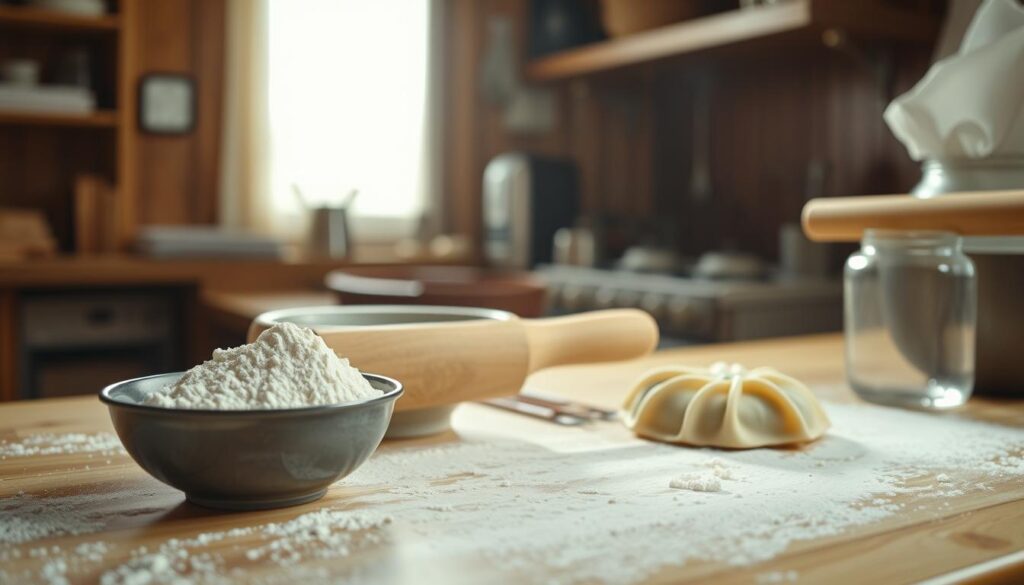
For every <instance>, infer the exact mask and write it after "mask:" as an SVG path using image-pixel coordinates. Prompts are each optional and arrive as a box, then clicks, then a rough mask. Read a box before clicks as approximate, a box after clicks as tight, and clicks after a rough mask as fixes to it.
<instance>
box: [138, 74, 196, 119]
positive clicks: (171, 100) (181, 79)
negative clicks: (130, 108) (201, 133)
mask: <svg viewBox="0 0 1024 585" xmlns="http://www.w3.org/2000/svg"><path fill="white" fill-rule="evenodd" d="M195 103H196V89H195V82H194V81H193V80H192V78H191V77H189V76H187V75H182V74H179V73H150V74H148V75H145V76H143V77H142V79H141V80H140V81H139V127H140V128H141V129H142V130H143V131H144V132H150V133H153V134H187V133H188V132H191V131H192V129H193V128H195V123H196V108H195Z"/></svg>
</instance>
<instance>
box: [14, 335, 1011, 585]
mask: <svg viewBox="0 0 1024 585" xmlns="http://www.w3.org/2000/svg"><path fill="white" fill-rule="evenodd" d="M717 360H728V361H737V362H741V363H746V364H750V365H755V364H773V365H775V366H777V367H779V368H780V369H783V370H784V371H786V372H787V373H789V374H791V375H793V376H796V377H798V378H801V379H803V380H804V381H806V382H807V383H808V384H809V385H810V386H811V387H812V388H813V389H814V390H815V391H816V392H817V393H818V394H820V395H822V396H823V397H825V398H828V399H829V400H832V401H839V402H849V401H854V400H856V399H855V398H854V397H853V396H852V394H851V393H850V392H849V390H848V389H847V388H846V387H845V385H844V383H843V374H842V372H843V368H842V339H841V337H839V336H837V335H823V336H810V337H798V338H788V339H779V340H769V341H761V342H750V343H742V344H723V345H711V346H701V347H693V348H682V349H674V350H670V351H664V352H659V353H657V354H655V355H654V356H651V357H650V358H647V359H645V360H639V361H636V362H630V363H625V364H611V365H599V366H573V367H565V368H557V369H552V370H548V371H545V372H541V373H539V374H537V375H534V376H533V377H532V378H531V379H530V380H529V381H528V386H529V387H530V388H533V389H537V390H541V391H544V392H548V393H558V394H562V395H565V396H569V397H575V398H577V399H580V400H585V401H586V402H588V403H592V404H599V405H604V406H609V407H614V406H616V405H617V404H618V402H619V400H621V398H622V394H623V392H624V388H625V386H626V384H628V383H629V381H631V380H632V379H634V377H635V376H636V375H637V374H638V373H640V372H642V371H643V370H645V369H647V368H648V367H650V366H652V365H655V364H663V363H670V362H675V363H680V362H682V363H693V364H698V363H708V362H710V361H717ZM456 414H457V421H458V423H457V424H456V430H457V431H458V432H459V433H463V432H464V431H465V429H464V427H469V426H472V425H473V424H478V425H482V424H485V423H482V422H478V423H474V422H473V421H475V420H478V419H480V420H483V419H486V426H487V431H488V432H489V433H492V434H496V435H498V436H507V437H513V438H514V437H516V436H524V435H525V434H527V433H529V434H530V435H531V440H533V441H543V440H544V436H545V433H554V432H555V431H554V429H555V428H556V427H555V426H554V425H548V424H547V423H541V422H538V421H535V420H531V419H526V418H524V417H520V416H518V415H514V414H507V413H504V412H501V411H495V410H493V409H489V408H487V407H484V406H480V405H475V404H464V405H462V406H460V407H459V410H458V411H457V413H456ZM962 416H967V417H970V418H976V419H979V420H987V421H995V422H999V423H1001V424H1004V425H1010V426H1014V427H1018V428H1024V402H1005V401H1004V402H992V401H987V400H980V399H973V400H972V401H971V402H970V404H969V406H968V407H967V408H966V409H964V411H963V413H962ZM599 424H604V425H609V427H608V429H609V433H606V434H609V435H614V436H617V435H615V433H613V432H612V431H611V429H613V427H614V426H616V425H617V423H612V422H609V423H599ZM460 425H462V426H460ZM111 430H112V429H111V425H110V421H109V419H108V416H107V412H106V409H105V408H104V407H103V406H102V405H101V404H100V403H99V402H98V401H97V400H96V399H94V398H91V397H85V398H73V399H59V400H48V401H38V402H21V403H12V404H6V405H0V439H5V440H7V441H15V440H17V439H19V438H24V437H28V436H31V435H33V434H36V433H43V432H45V433H71V432H80V433H95V432H111ZM620 430H621V429H620ZM559 432H565V431H564V430H560V431H559ZM579 432H583V431H579ZM616 432H618V431H616ZM457 441H460V437H459V435H456V434H455V433H448V434H445V435H441V436H439V437H435V438H431V439H423V440H412V441H390V442H389V441H385V443H384V444H383V445H382V447H381V449H382V450H384V451H385V452H388V451H400V450H404V449H410V448H412V447H417V446H422V445H424V444H431V443H448V442H457ZM108 459H109V462H105V461H104V460H103V458H102V457H99V458H89V457H87V456H86V455H85V454H59V455H38V456H25V457H7V458H6V459H4V460H0V519H2V518H3V512H4V510H5V509H6V510H10V509H11V508H10V506H11V505H12V504H10V503H9V502H11V501H13V500H11V498H14V497H15V496H16V494H20V493H22V492H24V493H25V494H28V495H35V496H39V497H66V496H75V495H81V494H97V493H104V494H116V498H109V497H108V498H107V499H106V500H105V502H106V504H105V505H106V506H107V509H106V510H105V511H106V512H107V513H106V515H105V516H104V520H102V522H103V526H102V527H100V528H99V529H98V533H94V534H89V535H79V536H60V537H51V538H47V539H45V540H42V541H35V542H29V543H25V544H22V545H20V546H18V547H11V546H9V545H4V544H0V558H2V557H3V555H4V554H7V556H8V557H11V551H12V550H13V549H14V548H18V549H20V550H22V551H23V555H22V556H21V558H17V559H13V560H8V561H5V562H4V563H3V570H6V571H8V574H10V575H17V574H20V573H19V571H25V570H30V571H37V570H41V569H40V568H41V566H42V564H43V563H44V561H46V560H50V561H52V560H54V558H62V555H64V556H66V555H68V554H69V552H70V551H73V550H74V549H75V547H76V546H78V545H79V544H81V543H86V542H96V541H97V540H102V541H104V542H106V543H107V552H106V554H105V555H103V559H102V561H98V562H96V563H93V564H86V565H82V567H84V568H81V570H80V572H76V571H78V569H74V567H72V568H69V569H68V577H69V578H70V579H71V581H72V582H94V581H95V580H96V579H97V578H98V576H99V575H100V574H102V572H103V571H104V570H106V569H108V568H110V567H113V566H118V565H121V564H122V563H124V562H126V560H127V559H128V558H129V557H128V555H129V552H130V551H132V550H136V549H138V547H140V546H146V547H147V548H148V549H149V550H156V549H157V548H158V547H159V546H160V544H161V543H164V542H166V541H167V540H168V539H170V538H183V537H190V536H195V535H197V534H199V533H201V532H204V531H208V530H227V529H230V528H232V527H235V526H250V525H254V524H257V523H263V522H269V521H275V522H278V521H282V520H288V519H291V518H294V517H296V516H298V515H300V514H303V513H306V512H310V511H314V510H317V509H320V508H321V507H323V506H325V505H335V506H341V505H344V504H345V502H346V498H351V497H352V496H353V494H352V493H350V492H349V491H348V488H346V485H345V481H344V480H343V481H342V482H340V483H338V484H336V485H335V486H334V487H332V488H331V490H330V491H329V492H328V494H327V496H326V497H325V498H324V499H323V500H321V501H319V502H315V503H311V504H307V505H303V506H298V507H295V508H288V509H282V510H274V511H267V512H251V513H234V514H229V513H220V512H216V511H212V510H206V509H202V508H198V507H195V506H192V505H191V504H187V503H185V501H184V497H183V495H182V494H181V493H180V492H178V491H176V490H174V489H172V488H170V487H167V486H164V485H163V484H161V483H159V482H157V481H156V480H154V479H152V478H150V477H149V476H148V475H146V474H145V473H144V472H143V471H142V470H141V469H140V468H139V467H138V466H137V465H135V464H134V463H133V462H132V461H131V459H129V458H128V457H127V456H125V455H113V456H109V457H108ZM5 500H7V501H8V503H7V504H6V505H5ZM941 504H942V505H939V503H935V504H934V505H932V506H931V507H929V506H928V505H924V506H923V507H924V508H926V509H922V506H907V507H906V508H905V509H902V510H901V511H899V512H897V513H896V514H894V515H893V516H891V517H889V518H887V519H885V520H882V521H880V522H877V523H874V524H868V525H863V526H860V527H857V528H853V529H849V530H847V531H845V532H843V533H842V534H839V535H836V536H830V537H827V538H819V539H815V540H812V541H799V542H796V543H793V544H791V545H790V546H789V548H788V549H787V550H786V551H785V552H783V553H782V554H780V555H778V556H777V557H775V558H774V559H772V560H770V561H767V562H763V563H760V564H757V565H753V566H748V567H740V568H737V567H729V566H725V565H720V564H713V563H696V564H693V563H691V564H687V565H684V566H681V567H670V568H668V569H663V570H662V571H660V572H658V573H657V577H656V580H657V581H659V582H682V581H698V580H700V581H704V580H714V581H715V582H716V583H755V582H764V581H763V576H764V575H769V576H775V577H778V576H779V575H782V577H785V576H786V575H789V574H791V573H789V572H790V571H796V572H797V573H793V574H797V575H798V576H799V581H798V582H801V583H805V582H812V583H825V582H827V583H838V582H851V583H852V582H880V583H881V582H884V583H904V582H916V581H920V580H923V579H928V578H935V577H940V576H943V575H945V577H942V579H944V580H939V581H936V582H935V583H951V582H959V581H979V580H980V581H985V582H997V581H1003V582H1014V581H1016V582H1020V580H1021V579H1024V552H1022V549H1024V531H1022V530H1021V526H1024V484H1022V483H1021V482H1019V481H1018V482H1014V483H1004V484H993V485H992V486H991V489H990V490H987V491H985V490H978V491H977V492H974V493H969V494H966V495H964V496H962V497H950V498H948V499H946V500H945V501H944V502H942V503H941ZM17 505H18V504H17V503H16V502H15V503H14V504H13V506H17ZM524 521H526V520H524ZM439 529H443V527H439ZM0 542H2V541H0ZM243 544H244V543H243ZM415 544H416V542H415V536H414V535H410V534H405V533H400V534H398V535H396V536H395V538H394V539H391V540H389V541H386V542H384V543H382V544H379V545H375V546H377V548H376V549H374V552H373V553H366V554H363V553H361V552H358V551H357V552H354V553H353V554H352V555H351V556H349V557H344V558H338V559H335V560H327V561H324V560H319V561H317V562H318V566H321V567H328V568H330V567H335V568H340V569H351V568H353V567H356V568H358V567H360V566H363V565H367V566H368V565H369V564H372V563H374V562H376V561H377V560H379V559H381V558H391V559H392V560H393V562H403V563H404V562H406V561H405V560H404V559H407V558H408V557H407V556H406V553H408V552H409V547H413V546H415ZM44 546H45V547H48V548H49V549H50V550H51V551H55V552H51V553H49V556H47V557H40V556H38V555H35V556H33V554H30V550H32V549H37V550H38V549H40V548H42V547H44ZM54 546H56V547H59V549H53V548H52V547H54ZM231 546H237V543H235V544H233V545H231ZM5 547H6V551H5ZM228 547H229V545H228V544H227V543H220V542H213V543H210V544H209V545H208V546H207V547H206V549H204V550H210V551H213V552H217V551H220V552H224V557H225V559H227V562H228V563H229V566H230V564H231V563H234V562H236V561H237V562H242V560H240V559H239V553H238V552H237V551H235V552H234V553H232V554H231V555H229V554H228ZM381 549H386V550H384V552H383V553H382V552H381ZM231 559H235V561H232V560H231ZM464 561H465V559H461V560H460V559H459V558H455V557H453V558H449V557H446V556H445V555H444V553H443V551H442V552H441V553H439V554H438V555H436V556H435V557H434V558H433V560H432V567H431V569H432V572H431V574H433V575H436V574H441V575H444V574H448V575H457V574H459V572H460V570H461V569H462V568H464V567H463V565H462V563H463V562H464ZM986 563H987V564H986ZM75 566H77V565H75ZM419 568H420V567H416V566H406V565H402V566H401V570H397V571H395V572H392V573H387V576H388V582H394V581H395V580H397V582H408V583H417V582H421V581H422V579H419V577H420V576H421V575H422V573H420V572H419V571H418V569H419ZM247 570H250V571H253V570H255V571H257V572H256V573H253V572H249V573H248V574H247V577H246V578H247V579H253V578H258V577H259V578H267V579H272V578H276V579H278V580H285V579H287V578H288V575H289V573H288V571H289V570H293V569H289V568H286V567H281V566H278V565H276V564H272V563H265V564H264V565H260V566H259V567H258V569H252V568H251V567H250V568H249V569H247ZM486 570H487V569H485V571H486ZM490 577H491V578H490V579H488V580H489V581H491V582H496V581H500V580H501V578H502V576H501V575H500V574H499V575H490ZM40 579H41V578H40ZM773 582H783V581H773ZM785 582H788V581H785Z"/></svg>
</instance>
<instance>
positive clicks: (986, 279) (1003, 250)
mask: <svg viewBox="0 0 1024 585" xmlns="http://www.w3.org/2000/svg"><path fill="white" fill-rule="evenodd" d="M921 171H922V176H921V181H920V182H919V183H918V184H917V186H916V187H914V190H913V191H912V194H913V195H914V196H915V197H921V198H930V197H941V196H942V195H943V194H944V193H953V192H959V191H990V190H998V189H1019V188H1024V158H994V159H980V160H928V161H925V162H924V163H922V165H921ZM963 247H964V251H965V252H966V253H967V255H968V256H970V257H971V259H972V260H973V261H974V266H975V270H976V272H977V282H978V329H977V348H976V363H975V381H974V388H975V392H977V393H979V394H1000V395H1007V396H1009V395H1021V393H1022V392H1024V387H1022V386H1021V385H1020V364H1019V361H1020V359H1019V357H1018V356H1017V346H1018V344H1019V341H1020V331H1021V330H1022V329H1024V237H997V238H991V237H967V238H964V244H963Z"/></svg>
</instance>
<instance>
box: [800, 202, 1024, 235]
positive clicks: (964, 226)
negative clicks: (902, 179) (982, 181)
mask: <svg viewBox="0 0 1024 585" xmlns="http://www.w3.org/2000/svg"><path fill="white" fill-rule="evenodd" d="M803 225H804V233H805V234H807V237H808V238H810V239H812V240H814V241H816V242H857V241H860V239H861V236H862V235H863V233H864V230H865V229H868V228H876V229H891V230H943V231H950V232H954V233H958V234H960V235H963V236H1019V235H1024V190H1017V191H980V192H964V193H948V194H945V195H941V196H939V197H934V198H931V199H919V198H917V197H911V196H910V195H871V196H866V197H832V198H823V199H812V200H810V201H808V202H807V204H806V205H804V211H803Z"/></svg>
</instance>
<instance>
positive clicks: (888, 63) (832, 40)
mask: <svg viewBox="0 0 1024 585" xmlns="http://www.w3.org/2000/svg"><path fill="white" fill-rule="evenodd" d="M821 42H822V43H823V44H824V45H825V46H826V47H828V48H830V49H832V50H834V51H838V52H839V53H842V54H843V55H845V56H847V57H848V58H849V59H851V60H852V61H853V62H854V63H856V64H857V65H858V66H859V67H861V68H862V69H864V70H865V71H867V72H868V73H869V74H870V75H871V76H872V78H873V79H874V80H875V87H876V88H877V89H878V99H879V101H880V102H881V104H882V107H885V105H886V104H888V103H889V102H890V101H892V98H893V91H894V89H893V88H894V84H895V83H894V82H895V74H896V67H895V62H894V59H893V54H892V51H891V50H889V49H888V48H872V49H866V48H864V47H863V46H862V45H860V44H858V43H857V42H855V41H854V40H853V39H851V38H850V35H848V34H847V33H846V31H844V30H842V29H839V28H827V29H825V30H823V31H822V33H821Z"/></svg>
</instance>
